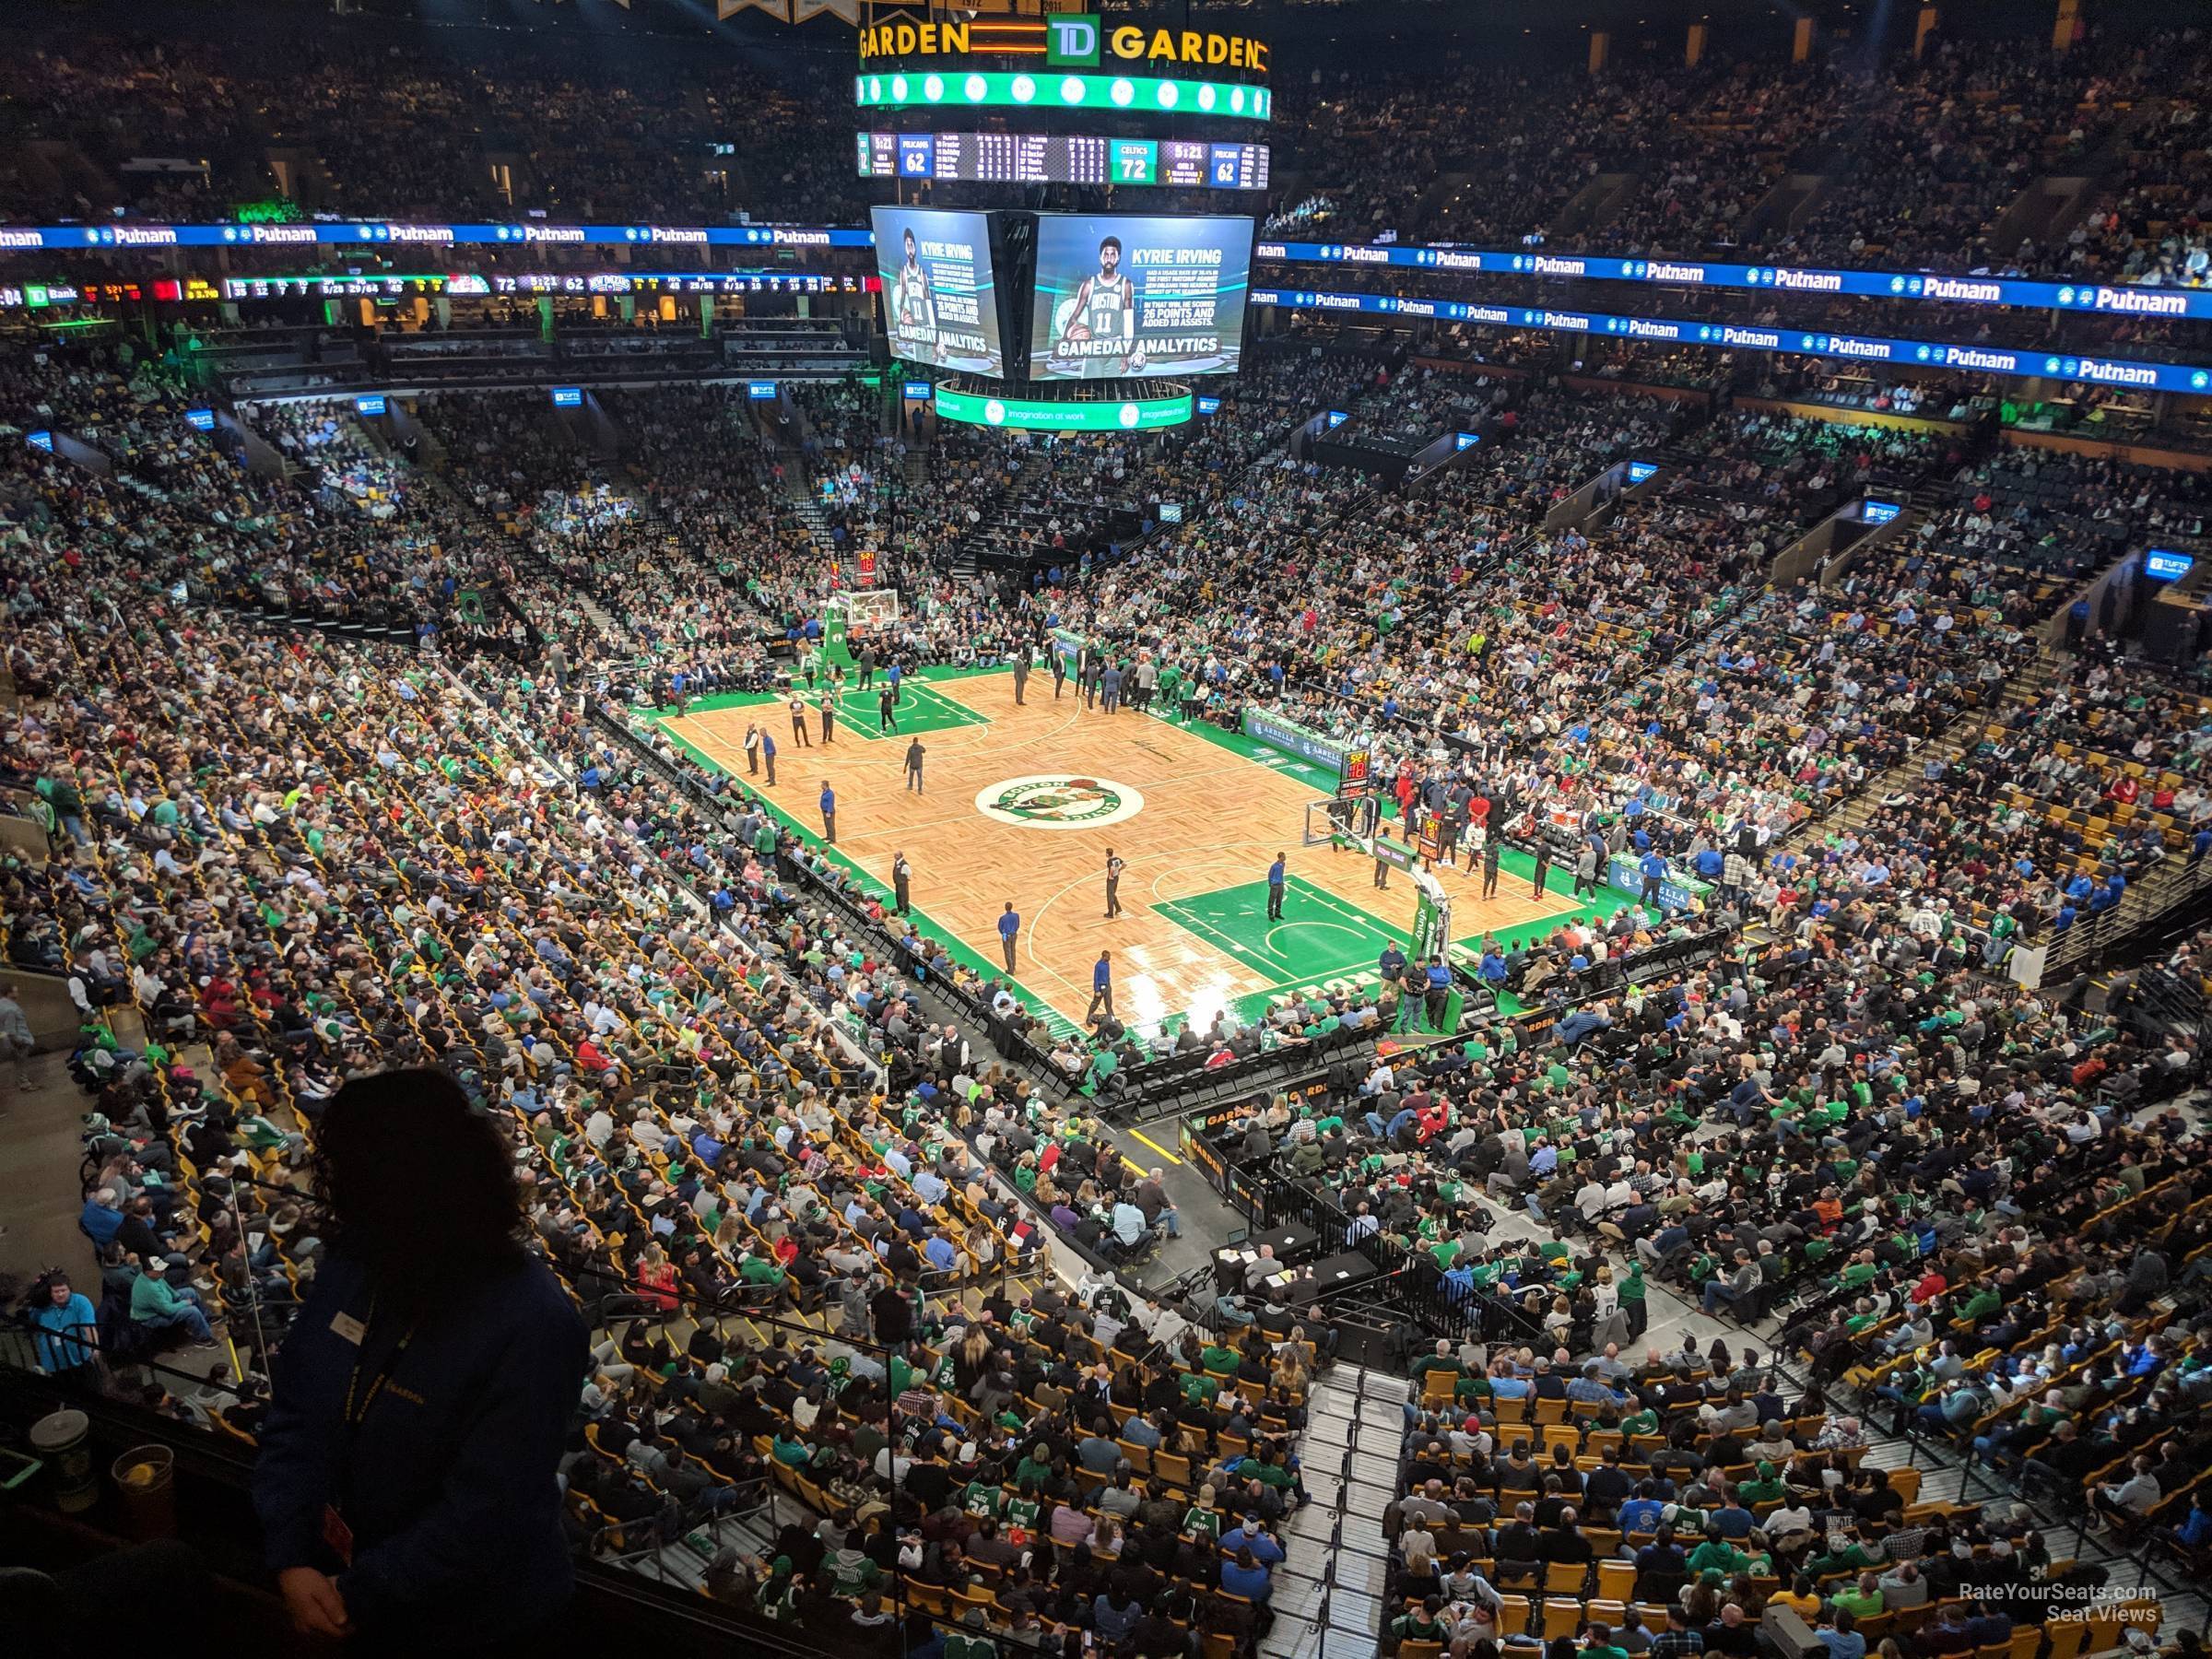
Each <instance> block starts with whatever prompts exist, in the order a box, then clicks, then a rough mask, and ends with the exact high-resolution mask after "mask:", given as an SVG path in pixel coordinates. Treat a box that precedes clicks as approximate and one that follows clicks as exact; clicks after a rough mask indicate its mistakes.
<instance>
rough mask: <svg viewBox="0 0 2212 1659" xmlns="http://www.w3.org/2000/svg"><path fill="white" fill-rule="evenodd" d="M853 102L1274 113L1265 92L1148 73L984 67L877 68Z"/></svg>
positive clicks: (858, 81) (1252, 117)
mask: <svg viewBox="0 0 2212 1659" xmlns="http://www.w3.org/2000/svg"><path fill="white" fill-rule="evenodd" d="M853 102H854V103H855V104H857V105H858V106H859V107H860V108H862V109H864V110H905V109H913V108H916V107H921V108H929V107H939V108H942V107H946V106H951V107H954V108H964V109H973V110H1008V109H1012V110H1032V109H1033V110H1132V111H1137V110H1141V111H1147V112H1155V113H1167V112H1172V113H1174V114H1178V115H1234V116H1241V117H1243V118H1244V119H1246V120H1248V121H1265V120H1266V119H1267V118H1268V116H1269V115H1270V114H1272V113H1273V112H1274V108H1275V100H1274V97H1273V95H1272V94H1271V93H1270V92H1269V91H1268V90H1267V88H1265V87H1247V86H1243V85H1241V84H1238V83H1236V82H1231V81H1191V80H1162V79H1158V78H1155V77H1153V76H1143V75H1063V74H1059V73H1057V72H1055V71H1053V70H1049V69H1048V70H1045V71H1043V72H1042V73H1040V74H1035V75H1032V74H1030V73H1028V72H1027V71H1023V72H1021V73H1018V74H1011V75H1009V74H1005V73H996V72H991V71H986V70H982V69H970V70H959V69H955V70H950V71H947V72H944V73H939V72H938V71H936V70H934V69H931V70H923V71H920V72H916V71H912V70H904V69H900V70H893V71H879V72H877V73H875V74H871V75H860V76H854V77H853Z"/></svg>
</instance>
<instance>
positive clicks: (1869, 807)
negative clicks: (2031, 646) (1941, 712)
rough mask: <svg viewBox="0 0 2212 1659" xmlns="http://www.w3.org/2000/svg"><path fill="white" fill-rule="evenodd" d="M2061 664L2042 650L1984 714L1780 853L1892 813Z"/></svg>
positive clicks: (1943, 735) (1808, 825) (1923, 749)
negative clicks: (1897, 800)
mask: <svg viewBox="0 0 2212 1659" xmlns="http://www.w3.org/2000/svg"><path fill="white" fill-rule="evenodd" d="M2057 673H2058V662H2057V659H2056V658H2055V657H2053V655H2052V654H2051V653H2050V652H2049V651H2048V650H2043V651H2039V652H2038V653H2036V654H2035V655H2034V656H2033V657H2031V658H2030V659H2029V661H2028V662H2027V663H2025V664H2023V665H2021V667H2020V668H2019V669H2018V671H2017V672H2016V673H2014V674H2013V675H2012V676H2011V677H2010V678H2008V679H2006V682H2005V688H2004V690H2003V691H2002V692H2001V693H1999V695H1998V697H1997V700H1996V701H1995V702H1994V703H1993V704H1991V705H1990V706H1989V707H1988V708H1985V709H1969V710H1967V711H1966V712H1964V713H1962V714H1960V715H1959V717H1958V718H1957V719H1956V720H1954V721H1952V722H1951V723H1950V724H1949V725H1947V726H1946V727H1944V729H1943V730H1942V731H1941V732H1940V733H1938V734H1937V735H1935V736H1934V737H1932V738H1930V739H1929V740H1928V741H1927V742H1925V743H1924V744H1921V745H1920V746H1919V747H1916V748H1914V749H1913V750H1912V752H1911V753H1910V754H1908V755H1906V756H1905V758H1904V759H1901V760H1900V761H1898V763H1897V764H1896V765H1894V766H1892V767H1890V768H1889V769H1888V771H1884V772H1881V773H1879V774H1877V776H1875V777H1872V778H1869V779H1868V780H1867V781H1866V782H1865V783H1864V784H1863V785H1861V787H1860V788H1859V791H1858V793H1857V794H1853V796H1852V797H1851V798H1850V799H1849V800H1847V801H1845V802H1844V803H1843V805H1842V806H1839V807H1837V808H1836V810H1835V811H1833V812H1831V813H1829V814H1828V815H1826V816H1825V817H1821V818H1808V819H1807V820H1806V822H1804V823H1803V824H1800V825H1799V826H1798V827H1797V828H1796V829H1795V830H1792V831H1791V832H1790V833H1789V834H1788V835H1786V836H1784V837H1783V839H1782V840H1781V841H1779V842H1778V843H1777V844H1776V846H1775V848H1774V850H1775V851H1776V852H1785V851H1786V852H1802V851H1803V850H1804V849H1805V848H1806V847H1807V846H1809V845H1812V844H1814V843H1816V842H1818V841H1821V840H1824V839H1825V838H1826V837H1827V836H1829V835H1830V834H1831V833H1833V834H1841V833H1844V832H1847V831H1850V830H1858V829H1862V828H1864V827H1865V825H1867V824H1869V823H1871V822H1872V821H1873V820H1874V819H1876V818H1880V817H1882V816H1883V815H1884V814H1885V813H1886V812H1887V811H1888V808H1887V807H1885V806H1883V805H1882V803H1883V801H1884V799H1885V798H1886V797H1888V796H1889V795H1892V794H1897V793H1898V792H1899V791H1900V790H1906V789H1912V788H1913V787H1915V786H1916V785H1917V784H1918V783H1919V782H1920V781H1921V780H1922V778H1923V777H1924V775H1925V773H1926V769H1927V766H1928V763H1929V762H1930V761H1931V760H1940V761H1942V762H1943V763H1944V765H1945V767H1946V768H1954V767H1956V766H1957V765H1958V764H1959V760H1960V759H1962V758H1963V757H1964V756H1965V754H1966V752H1967V750H1968V749H1969V748H1970V747H1972V746H1973V745H1974V744H1975V743H1977V742H1978V741H1980V739H1981V736H1982V732H1983V727H1985V726H1988V725H1991V724H2003V723H2005V722H2006V721H2007V720H2009V719H2010V718H2011V716H2012V715H2013V714H2014V713H2015V712H2018V711H2019V710H2021V709H2023V708H2026V707H2027V706H2028V705H2029V704H2030V703H2032V702H2033V701H2035V700H2036V699H2037V698H2039V697H2041V696H2042V694H2043V693H2044V692H2045V691H2046V690H2048V689H2049V688H2050V686H2051V683H2052V681H2053V679H2054V678H2056V677H2057Z"/></svg>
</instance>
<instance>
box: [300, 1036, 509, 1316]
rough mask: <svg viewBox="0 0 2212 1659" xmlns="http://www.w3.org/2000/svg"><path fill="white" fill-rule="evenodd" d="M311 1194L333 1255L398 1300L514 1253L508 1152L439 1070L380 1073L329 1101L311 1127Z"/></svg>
mask: <svg viewBox="0 0 2212 1659" xmlns="http://www.w3.org/2000/svg"><path fill="white" fill-rule="evenodd" d="M315 1192H316V1195H317V1196H319V1197H320V1198H321V1199H322V1200H323V1202H324V1204H326V1205H327V1206H329V1208H330V1213H331V1219H332V1221H333V1223H334V1224H335V1231H334V1234H333V1237H332V1240H331V1243H332V1246H333V1248H334V1249H340V1250H343V1251H344V1252H345V1253H347V1255H349V1256H351V1257H353V1258H354V1259H355V1260H357V1261H359V1262H360V1263H362V1264H363V1265H365V1266H366V1267H367V1268H368V1270H369V1272H370V1274H371V1276H372V1277H374V1278H375V1279H376V1280H377V1282H378V1284H379V1287H380V1288H386V1289H389V1290H391V1291H393V1292H394V1293H396V1294H400V1295H407V1294H412V1293H421V1294H426V1295H427V1294H428V1293H429V1291H430V1290H431V1289H432V1288H434V1287H437V1286H439V1285H441V1284H443V1283H448V1282H450V1281H451V1280H452V1279H453V1277H454V1276H455V1275H456V1274H465V1273H471V1272H477V1271H481V1270H484V1269H486V1268H490V1267H497V1266H500V1265H506V1264H509V1263H512V1262H513V1261H514V1260H516V1259H517V1258H518V1256H519V1254H520V1253H521V1243H520V1239H519V1235H520V1233H521V1230H522V1225H523V1200H522V1192H521V1189H520V1187H519V1186H518V1185H517V1183H516V1181H515V1175H514V1154H513V1152H512V1150H511V1149H510V1147H508V1145H507V1143H506V1141H505V1140H504V1139H503V1138H502V1137H501V1136H500V1131H499V1128H498V1126H497V1125H496V1124H493V1123H492V1121H491V1119H490V1117H489V1116H488V1115H487V1114H486V1113H485V1112H480V1111H478V1110H477V1108H476V1107H474V1106H472V1105H471V1104H470V1103H469V1100H468V1096H467V1095H466V1094H465V1093H464V1092H463V1090H462V1088H461V1085H460V1084H459V1083H457V1082H455V1081H454V1080H453V1077H450V1076H448V1075H447V1074H446V1073H444V1072H442V1071H436V1070H431V1069H429V1068H422V1069H417V1070H411V1071H387V1072H377V1073H373V1074H371V1076H369V1077H356V1078H354V1079H353V1080H352V1081H350V1082H348V1083H347V1085H346V1086H345V1087H344V1088H340V1089H339V1090H338V1092H337V1093H336V1094H335V1095H334V1096H332V1097H331V1101H330V1104H329V1105H328V1106H327V1107H326V1108H324V1112H323V1116H322V1121H321V1122H320V1123H319V1124H317V1125H316V1129H315Z"/></svg>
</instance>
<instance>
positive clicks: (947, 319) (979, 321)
mask: <svg viewBox="0 0 2212 1659" xmlns="http://www.w3.org/2000/svg"><path fill="white" fill-rule="evenodd" d="M873 218H874V221H875V228H876V265H877V270H878V271H879V272H880V273H881V274H882V277H883V318H884V330H885V332H886V333H887V334H888V335H890V342H891V350H892V352H893V353H894V354H895V355H896V356H899V357H901V358H904V359H906V360H907V361H908V362H910V363H928V364H930V365H932V366H933V367H935V368H938V369H950V370H954V371H959V372H961V373H966V374H984V375H991V376H994V377H995V376H998V375H1002V374H1004V373H1005V372H1006V343H1005V341H1004V339H1003V338H1002V337H1001V336H1000V334H999V326H998V290H997V284H996V279H995V278H994V276H993V274H992V269H991V220H990V218H989V216H988V215H985V214H981V213H947V212H939V211H935V210H931V209H925V208H919V207H877V208H876V209H875V210H874V213H873Z"/></svg>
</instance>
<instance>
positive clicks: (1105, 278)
mask: <svg viewBox="0 0 2212 1659" xmlns="http://www.w3.org/2000/svg"><path fill="white" fill-rule="evenodd" d="M1135 336H1136V293H1135V288H1133V287H1132V285H1131V284H1130V281H1129V278H1128V277H1124V276H1123V275H1122V239H1121V238H1120V237H1118V236H1109V237H1107V238H1106V239H1105V240H1104V241H1101V242H1100V243H1099V269H1098V275H1096V276H1095V277H1085V278H1083V283H1082V286H1081V287H1080V288H1077V289H1076V298H1075V301H1074V303H1073V304H1072V305H1070V307H1069V308H1068V314H1067V325H1066V327H1065V328H1064V329H1063V330H1062V331H1061V335H1060V340H1059V343H1058V344H1057V345H1055V346H1054V347H1053V355H1054V356H1067V355H1071V354H1070V353H1069V352H1068V347H1070V346H1071V345H1073V344H1075V343H1077V342H1078V341H1083V340H1120V341H1123V342H1124V347H1123V350H1122V358H1121V361H1120V363H1119V364H1118V365H1117V364H1115V363H1114V362H1112V360H1111V359H1102V358H1085V359H1083V362H1084V371H1085V372H1086V373H1088V372H1089V371H1090V370H1091V368H1092V366H1093V365H1096V366H1097V370H1098V372H1100V374H1133V373H1135V372H1136V371H1138V370H1140V369H1142V368H1143V367H1144V361H1145V353H1144V347H1141V346H1138V345H1136V344H1135Z"/></svg>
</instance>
